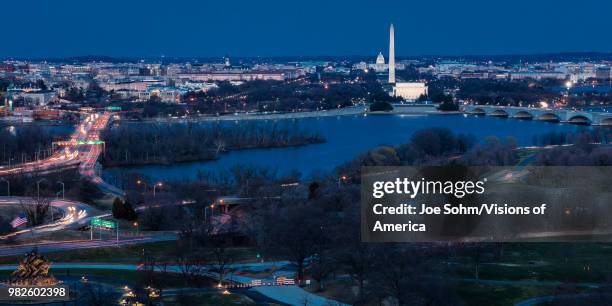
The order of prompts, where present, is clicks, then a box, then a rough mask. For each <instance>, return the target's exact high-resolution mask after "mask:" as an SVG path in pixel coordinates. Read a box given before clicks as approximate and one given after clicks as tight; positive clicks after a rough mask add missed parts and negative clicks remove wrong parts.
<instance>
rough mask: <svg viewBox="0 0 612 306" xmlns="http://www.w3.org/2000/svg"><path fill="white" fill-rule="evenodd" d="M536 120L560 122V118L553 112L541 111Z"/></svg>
mask: <svg viewBox="0 0 612 306" xmlns="http://www.w3.org/2000/svg"><path fill="white" fill-rule="evenodd" d="M538 120H540V121H548V122H560V121H561V118H560V117H559V116H557V115H556V114H555V113H543V114H540V115H539V116H538Z"/></svg>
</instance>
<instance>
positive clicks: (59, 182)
mask: <svg viewBox="0 0 612 306" xmlns="http://www.w3.org/2000/svg"><path fill="white" fill-rule="evenodd" d="M57 183H58V184H61V185H62V200H63V199H64V198H65V194H66V188H65V185H64V182H62V181H58V182H57Z"/></svg>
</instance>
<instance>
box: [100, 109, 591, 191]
mask: <svg viewBox="0 0 612 306" xmlns="http://www.w3.org/2000/svg"><path fill="white" fill-rule="evenodd" d="M292 121H293V120H292ZM296 122H297V124H298V125H299V126H300V127H303V128H305V129H309V130H316V131H320V132H321V134H322V135H324V136H325V138H326V140H327V142H325V143H322V144H315V145H308V146H303V147H296V148H276V149H256V150H244V151H234V152H229V153H226V154H223V155H222V156H221V158H220V159H218V160H215V161H205V162H192V163H180V164H174V165H171V166H158V165H152V166H138V167H123V168H112V169H106V170H105V171H104V173H105V174H104V176H105V178H107V179H109V181H111V182H113V177H115V176H116V175H118V174H120V173H121V172H141V173H143V174H145V175H147V176H149V177H151V178H153V179H156V180H192V179H195V178H196V177H197V173H198V171H199V170H201V171H226V170H229V169H231V168H232V167H233V166H235V165H253V166H258V167H266V168H270V169H275V170H277V171H278V172H279V173H288V172H289V171H292V170H297V171H299V172H301V173H302V174H303V175H304V176H310V175H312V174H314V173H317V172H319V171H320V172H323V173H326V172H330V171H332V170H333V169H334V168H335V167H336V166H338V165H340V164H342V163H343V162H346V161H349V160H351V159H354V158H355V157H356V156H357V155H359V154H360V153H364V152H366V151H368V150H370V149H372V148H374V147H376V146H378V145H397V144H402V143H406V142H408V140H409V139H410V136H411V135H412V134H413V133H414V132H415V131H418V130H421V129H425V128H430V127H447V128H450V129H451V130H453V131H454V132H455V133H458V134H459V133H464V134H472V135H474V136H475V137H476V139H478V140H479V141H483V140H484V139H485V138H486V137H488V136H497V137H500V138H506V137H508V136H512V137H514V138H515V139H516V140H517V141H518V143H519V145H532V144H533V137H534V136H537V135H541V134H544V133H547V132H551V131H556V132H561V131H576V130H578V129H585V128H587V129H588V128H590V127H581V126H575V125H569V124H558V123H547V122H541V121H523V120H515V119H503V118H495V117H476V116H466V115H423V116H414V115H411V116H401V115H369V116H362V115H358V116H357V115H356V116H339V117H323V118H309V119H297V120H296ZM208 124H210V123H208ZM234 124H235V123H234ZM238 124H243V123H238Z"/></svg>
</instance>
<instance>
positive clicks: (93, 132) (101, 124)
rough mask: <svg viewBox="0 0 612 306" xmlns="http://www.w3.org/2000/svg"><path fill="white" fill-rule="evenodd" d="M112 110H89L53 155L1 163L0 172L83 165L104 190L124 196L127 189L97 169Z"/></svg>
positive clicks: (87, 175)
mask: <svg viewBox="0 0 612 306" xmlns="http://www.w3.org/2000/svg"><path fill="white" fill-rule="evenodd" d="M111 116H112V113H110V112H103V113H94V114H89V115H87V116H86V117H85V119H84V120H83V121H82V122H81V123H80V124H79V125H77V127H76V129H75V131H74V133H73V134H72V135H71V136H70V139H69V140H67V141H61V142H58V144H60V145H62V147H63V148H61V149H58V150H57V151H56V152H55V153H54V154H53V155H52V156H50V157H49V158H46V159H42V160H39V161H34V162H29V163H23V164H18V165H12V166H10V167H9V166H6V167H0V176H7V175H17V174H24V173H32V172H39V173H45V172H51V171H57V170H63V169H67V168H72V167H77V166H78V167H79V173H80V174H81V175H82V176H83V177H85V178H87V179H89V180H90V181H91V182H93V183H94V184H96V185H97V186H98V187H99V188H100V189H101V190H102V191H103V192H105V193H108V194H111V195H113V196H116V197H123V195H124V192H123V190H121V189H119V188H117V187H115V186H113V185H111V184H109V183H107V182H105V181H104V180H103V179H102V178H100V177H99V176H98V175H97V174H96V171H95V166H96V162H97V161H98V158H99V157H100V154H102V152H103V150H104V142H103V141H101V140H100V132H101V131H102V130H104V129H105V128H106V126H107V125H108V123H109V122H110V118H111Z"/></svg>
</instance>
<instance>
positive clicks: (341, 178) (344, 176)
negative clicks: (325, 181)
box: [338, 175, 348, 188]
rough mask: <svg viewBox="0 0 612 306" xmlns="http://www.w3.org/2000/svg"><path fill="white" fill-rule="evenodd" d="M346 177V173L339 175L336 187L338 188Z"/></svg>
mask: <svg viewBox="0 0 612 306" xmlns="http://www.w3.org/2000/svg"><path fill="white" fill-rule="evenodd" d="M347 179H348V177H346V175H343V176H341V177H339V178H338V188H340V183H341V182H344V181H346V180H347Z"/></svg>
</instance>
